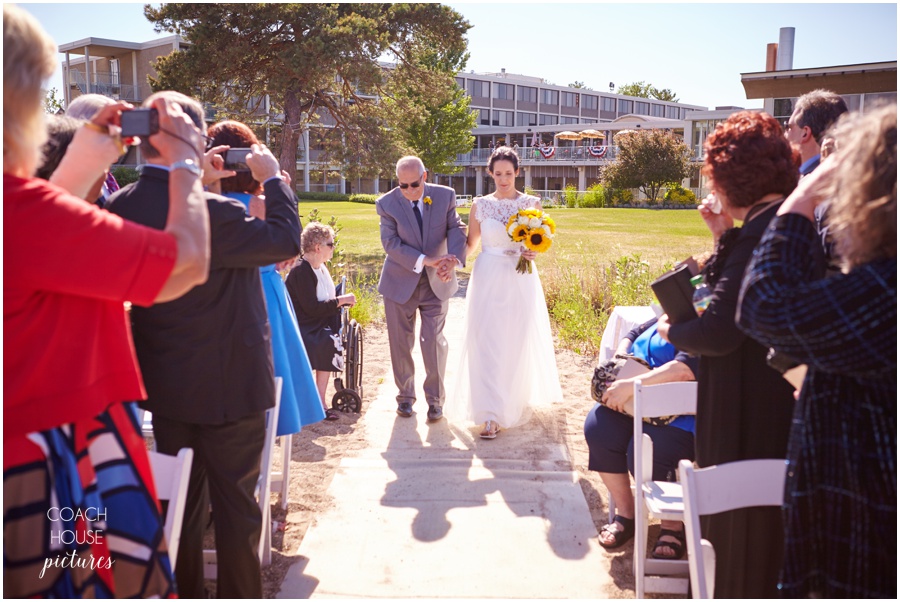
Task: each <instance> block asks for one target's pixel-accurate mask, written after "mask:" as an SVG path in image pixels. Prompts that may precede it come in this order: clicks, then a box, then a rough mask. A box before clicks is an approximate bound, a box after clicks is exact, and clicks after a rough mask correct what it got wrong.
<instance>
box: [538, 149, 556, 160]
mask: <svg viewBox="0 0 900 602" xmlns="http://www.w3.org/2000/svg"><path fill="white" fill-rule="evenodd" d="M541 154H542V155H543V156H544V158H545V159H549V158H550V157H552V156H553V155H555V154H556V147H555V146H547V147H541Z"/></svg>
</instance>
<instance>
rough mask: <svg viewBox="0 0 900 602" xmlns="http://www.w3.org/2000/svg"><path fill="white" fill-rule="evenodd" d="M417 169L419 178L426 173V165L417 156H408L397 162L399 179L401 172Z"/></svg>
mask: <svg viewBox="0 0 900 602" xmlns="http://www.w3.org/2000/svg"><path fill="white" fill-rule="evenodd" d="M413 168H415V169H416V170H418V172H419V176H420V177H421V176H422V174H424V173H425V164H424V163H422V160H421V159H420V158H418V157H416V156H415V155H407V156H405V157H400V160H399V161H397V170H396V171H397V177H398V178H399V177H400V172H401V171H406V170H407V169H413Z"/></svg>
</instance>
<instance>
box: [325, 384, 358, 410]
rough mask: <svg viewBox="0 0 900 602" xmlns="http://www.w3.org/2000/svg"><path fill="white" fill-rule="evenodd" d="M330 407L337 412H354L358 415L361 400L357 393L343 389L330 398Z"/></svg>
mask: <svg viewBox="0 0 900 602" xmlns="http://www.w3.org/2000/svg"><path fill="white" fill-rule="evenodd" d="M331 407H332V409H335V410H337V411H338V412H356V413H357V414H358V413H359V411H360V409H362V399H361V398H360V397H359V393H357V392H356V391H354V390H353V389H344V390H343V391H338V392H337V393H335V394H334V397H332V398H331Z"/></svg>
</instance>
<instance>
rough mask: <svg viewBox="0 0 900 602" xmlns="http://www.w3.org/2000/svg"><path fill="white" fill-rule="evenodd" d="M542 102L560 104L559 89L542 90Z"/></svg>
mask: <svg viewBox="0 0 900 602" xmlns="http://www.w3.org/2000/svg"><path fill="white" fill-rule="evenodd" d="M541 104H545V105H558V104H559V91H558V90H541Z"/></svg>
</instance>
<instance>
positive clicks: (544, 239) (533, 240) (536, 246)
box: [522, 228, 553, 253]
mask: <svg viewBox="0 0 900 602" xmlns="http://www.w3.org/2000/svg"><path fill="white" fill-rule="evenodd" d="M522 242H524V243H525V246H526V247H528V248H529V249H530V250H532V251H537V252H538V253H543V252H544V251H546V250H547V249H549V248H550V245H552V244H553V241H552V240H550V237H548V236H547V233H546V232H545V231H544V228H535V229H534V230H529V231H528V234H527V236H526V237H525V239H524V240H523V241H522Z"/></svg>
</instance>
